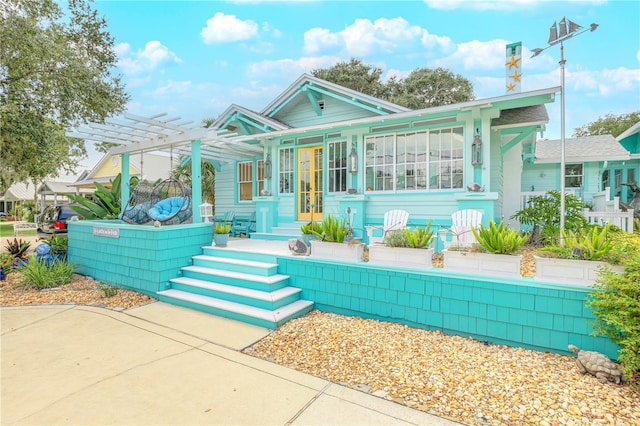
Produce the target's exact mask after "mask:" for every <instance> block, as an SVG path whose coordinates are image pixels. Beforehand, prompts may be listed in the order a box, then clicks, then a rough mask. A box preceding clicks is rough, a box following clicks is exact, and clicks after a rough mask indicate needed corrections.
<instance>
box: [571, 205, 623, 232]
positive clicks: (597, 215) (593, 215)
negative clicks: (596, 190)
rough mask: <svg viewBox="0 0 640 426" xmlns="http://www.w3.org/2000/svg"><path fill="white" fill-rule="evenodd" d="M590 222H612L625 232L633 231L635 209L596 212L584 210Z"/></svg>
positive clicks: (602, 223)
mask: <svg viewBox="0 0 640 426" xmlns="http://www.w3.org/2000/svg"><path fill="white" fill-rule="evenodd" d="M582 214H583V215H584V217H586V218H587V221H588V222H589V223H593V224H596V225H604V224H605V223H610V224H611V225H615V226H617V227H618V228H620V229H622V230H623V231H625V232H633V210H627V211H626V212H594V211H589V210H585V211H583V212H582Z"/></svg>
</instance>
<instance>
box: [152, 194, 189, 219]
mask: <svg viewBox="0 0 640 426" xmlns="http://www.w3.org/2000/svg"><path fill="white" fill-rule="evenodd" d="M184 204H185V199H184V197H170V198H165V199H164V200H162V201H159V202H158V203H156V205H155V206H153V207H151V208H150V209H149V216H150V217H151V219H153V220H160V221H162V220H167V219H170V218H171V217H173V216H175V214H176V213H178V212H179V211H180V209H181V208H182V206H183V205H184Z"/></svg>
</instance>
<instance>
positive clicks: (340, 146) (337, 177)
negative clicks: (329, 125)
mask: <svg viewBox="0 0 640 426" xmlns="http://www.w3.org/2000/svg"><path fill="white" fill-rule="evenodd" d="M328 161H329V164H328V166H329V167H328V169H327V172H328V176H329V188H328V190H329V192H346V190H347V141H340V142H330V143H329V157H328Z"/></svg>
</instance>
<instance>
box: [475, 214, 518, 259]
mask: <svg viewBox="0 0 640 426" xmlns="http://www.w3.org/2000/svg"><path fill="white" fill-rule="evenodd" d="M471 232H473V235H474V236H475V237H476V240H478V244H480V245H481V246H482V248H483V249H485V250H486V251H488V252H489V253H494V254H515V253H516V252H517V251H518V250H519V249H520V247H522V246H523V245H524V243H525V242H527V235H523V234H520V232H517V231H515V230H513V229H509V228H507V227H506V226H505V224H504V222H500V225H496V223H495V222H494V221H493V220H491V221H489V226H488V227H486V226H484V225H480V229H478V230H476V229H475V228H471Z"/></svg>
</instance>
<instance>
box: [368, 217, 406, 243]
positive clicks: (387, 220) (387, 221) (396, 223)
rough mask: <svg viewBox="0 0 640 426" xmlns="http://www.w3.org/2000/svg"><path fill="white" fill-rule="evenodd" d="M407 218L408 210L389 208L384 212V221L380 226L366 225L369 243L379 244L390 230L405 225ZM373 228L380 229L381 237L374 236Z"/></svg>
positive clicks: (401, 227) (402, 227) (404, 226)
mask: <svg viewBox="0 0 640 426" xmlns="http://www.w3.org/2000/svg"><path fill="white" fill-rule="evenodd" d="M408 220H409V212H407V211H404V210H389V211H388V212H386V213H385V214H384V222H383V226H382V228H380V227H379V226H367V227H366V228H367V236H368V238H369V244H381V243H383V242H384V238H385V237H386V236H387V234H388V233H389V232H391V231H395V230H397V229H404V228H406V227H407V221H408ZM374 229H382V236H381V237H374V236H373V231H374Z"/></svg>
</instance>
